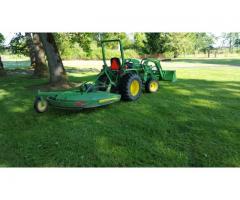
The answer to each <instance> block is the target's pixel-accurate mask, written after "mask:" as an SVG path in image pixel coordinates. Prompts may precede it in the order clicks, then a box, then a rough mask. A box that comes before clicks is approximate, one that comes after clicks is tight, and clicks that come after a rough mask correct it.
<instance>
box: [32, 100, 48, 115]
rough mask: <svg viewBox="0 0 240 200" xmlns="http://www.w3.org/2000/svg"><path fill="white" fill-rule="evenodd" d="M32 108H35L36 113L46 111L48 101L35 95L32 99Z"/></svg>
mask: <svg viewBox="0 0 240 200" xmlns="http://www.w3.org/2000/svg"><path fill="white" fill-rule="evenodd" d="M34 109H35V110H36V112H37V113H43V112H46V111H47V109H48V102H47V101H46V100H45V99H41V98H40V97H36V99H35V101H34Z"/></svg>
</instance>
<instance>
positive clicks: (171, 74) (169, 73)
mask: <svg viewBox="0 0 240 200" xmlns="http://www.w3.org/2000/svg"><path fill="white" fill-rule="evenodd" d="M162 80H164V81H172V82H175V81H176V80H177V77H176V71H175V70H163V77H162Z"/></svg>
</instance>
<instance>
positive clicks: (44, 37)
mask: <svg viewBox="0 0 240 200" xmlns="http://www.w3.org/2000/svg"><path fill="white" fill-rule="evenodd" d="M39 36H40V40H41V42H42V44H43V48H44V50H45V53H46V55H47V61H48V68H49V74H50V83H51V84H58V83H65V82H66V80H67V77H66V71H65V69H64V66H63V63H62V59H61V57H60V54H59V51H58V48H57V45H56V42H55V39H54V36H53V34H52V33H39Z"/></svg>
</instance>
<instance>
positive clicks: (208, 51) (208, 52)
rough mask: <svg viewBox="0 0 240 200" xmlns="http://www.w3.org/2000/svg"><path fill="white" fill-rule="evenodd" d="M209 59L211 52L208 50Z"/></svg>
mask: <svg viewBox="0 0 240 200" xmlns="http://www.w3.org/2000/svg"><path fill="white" fill-rule="evenodd" d="M207 54H208V58H210V50H207Z"/></svg>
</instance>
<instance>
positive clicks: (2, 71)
mask: <svg viewBox="0 0 240 200" xmlns="http://www.w3.org/2000/svg"><path fill="white" fill-rule="evenodd" d="M4 75H6V72H5V70H4V68H3V63H2V58H1V56H0V76H4Z"/></svg>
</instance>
